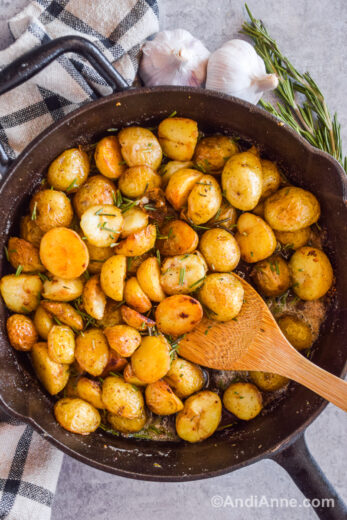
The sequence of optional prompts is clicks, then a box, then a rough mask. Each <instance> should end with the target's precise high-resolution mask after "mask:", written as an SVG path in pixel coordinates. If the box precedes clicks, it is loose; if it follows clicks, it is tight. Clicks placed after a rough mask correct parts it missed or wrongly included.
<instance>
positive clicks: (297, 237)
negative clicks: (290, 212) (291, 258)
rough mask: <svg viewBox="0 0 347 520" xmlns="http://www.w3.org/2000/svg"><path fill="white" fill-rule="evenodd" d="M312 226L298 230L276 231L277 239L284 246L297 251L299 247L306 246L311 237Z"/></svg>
mask: <svg viewBox="0 0 347 520" xmlns="http://www.w3.org/2000/svg"><path fill="white" fill-rule="evenodd" d="M310 235H311V228H310V227H306V228H302V229H298V231H275V236H276V238H277V240H278V241H279V242H280V243H281V244H282V245H284V246H287V247H288V248H290V249H294V251H296V250H297V249H299V247H302V246H305V245H306V244H307V242H308V240H309V238H310Z"/></svg>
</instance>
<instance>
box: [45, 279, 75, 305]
mask: <svg viewBox="0 0 347 520" xmlns="http://www.w3.org/2000/svg"><path fill="white" fill-rule="evenodd" d="M82 291H83V282H82V280H81V279H80V278H76V279H75V280H63V279H62V278H59V277H58V276H53V277H52V278H48V279H47V280H45V281H44V282H43V292H42V296H43V298H46V299H47V300H53V301H57V302H70V301H72V300H76V298H78V297H79V296H81V294H82Z"/></svg>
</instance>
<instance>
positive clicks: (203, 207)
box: [187, 175, 222, 225]
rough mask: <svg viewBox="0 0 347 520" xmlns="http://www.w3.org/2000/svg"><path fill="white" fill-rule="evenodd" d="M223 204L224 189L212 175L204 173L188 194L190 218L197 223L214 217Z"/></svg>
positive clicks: (202, 222)
mask: <svg viewBox="0 0 347 520" xmlns="http://www.w3.org/2000/svg"><path fill="white" fill-rule="evenodd" d="M221 204H222V190H221V188H220V186H219V183H218V182H217V180H216V179H215V178H214V177H213V176H212V175H203V176H202V177H201V178H200V179H199V180H198V182H196V183H195V185H194V186H193V189H192V191H191V192H190V194H189V196H188V212H187V216H188V219H189V220H190V221H191V222H193V223H194V224H196V225H199V224H204V223H205V222H207V221H208V220H210V219H211V218H213V217H214V216H215V215H216V214H217V212H218V210H219V208H220V205H221Z"/></svg>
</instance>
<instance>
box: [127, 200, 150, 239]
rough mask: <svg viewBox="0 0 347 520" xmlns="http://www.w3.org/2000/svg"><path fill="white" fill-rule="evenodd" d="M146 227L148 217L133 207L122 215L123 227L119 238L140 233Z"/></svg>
mask: <svg viewBox="0 0 347 520" xmlns="http://www.w3.org/2000/svg"><path fill="white" fill-rule="evenodd" d="M147 225H148V215H147V213H145V212H144V211H143V210H142V209H141V208H139V207H137V206H133V207H132V208H130V209H128V211H125V212H124V213H123V227H122V233H121V237H122V238H126V237H128V236H129V235H132V234H133V233H137V232H138V231H141V229H143V228H145V227H146V226H147Z"/></svg>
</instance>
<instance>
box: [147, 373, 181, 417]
mask: <svg viewBox="0 0 347 520" xmlns="http://www.w3.org/2000/svg"><path fill="white" fill-rule="evenodd" d="M145 397H146V404H147V406H148V408H149V409H150V410H151V411H152V412H153V413H156V414H157V415H172V414H174V413H177V412H179V411H181V410H182V409H183V403H182V401H181V399H180V398H179V397H177V395H175V394H174V392H173V390H172V389H171V388H170V387H169V385H168V384H167V383H166V382H165V381H163V380H162V379H161V380H159V381H156V382H155V383H150V384H149V385H148V386H147V387H146V390H145Z"/></svg>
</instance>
